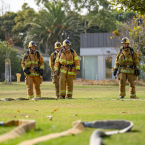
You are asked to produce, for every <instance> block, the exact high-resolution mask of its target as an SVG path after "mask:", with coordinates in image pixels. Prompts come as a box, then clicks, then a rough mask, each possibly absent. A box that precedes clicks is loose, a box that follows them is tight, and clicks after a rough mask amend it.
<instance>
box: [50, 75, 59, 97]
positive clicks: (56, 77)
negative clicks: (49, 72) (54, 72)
mask: <svg viewBox="0 0 145 145" xmlns="http://www.w3.org/2000/svg"><path fill="white" fill-rule="evenodd" d="M52 82H53V83H54V84H55V91H56V97H57V98H59V78H58V76H53V78H52Z"/></svg>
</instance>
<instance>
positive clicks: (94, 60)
mask: <svg viewBox="0 0 145 145" xmlns="http://www.w3.org/2000/svg"><path fill="white" fill-rule="evenodd" d="M110 36H112V33H87V34H81V36H80V39H81V46H80V56H81V74H82V78H83V79H89V80H103V79H115V77H114V76H113V74H112V68H113V67H114V64H115V60H116V55H117V52H118V50H119V49H118V48H119V47H120V46H121V43H120V40H119V38H117V37H115V38H114V39H111V38H110Z"/></svg>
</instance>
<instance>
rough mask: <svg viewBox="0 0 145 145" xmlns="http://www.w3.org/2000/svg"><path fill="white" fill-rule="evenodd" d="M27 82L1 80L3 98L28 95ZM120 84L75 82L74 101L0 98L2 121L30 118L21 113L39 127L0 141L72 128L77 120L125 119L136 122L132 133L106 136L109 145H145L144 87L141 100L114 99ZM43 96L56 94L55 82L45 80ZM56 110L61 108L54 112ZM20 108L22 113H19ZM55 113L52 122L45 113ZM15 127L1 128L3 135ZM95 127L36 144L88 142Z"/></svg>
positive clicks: (15, 141)
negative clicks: (7, 83)
mask: <svg viewBox="0 0 145 145" xmlns="http://www.w3.org/2000/svg"><path fill="white" fill-rule="evenodd" d="M26 89H27V87H26V85H25V84H24V83H19V84H17V83H13V85H3V84H2V83H0V99H1V98H20V97H26ZM118 90H119V88H118V86H96V85H92V86H91V85H88V86H87V85H74V94H73V98H74V99H71V100H68V99H65V100H40V101H32V100H30V101H9V102H4V101H0V121H8V120H12V119H28V118H25V117H24V116H22V115H21V113H23V114H26V115H29V116H30V118H29V119H34V120H36V122H37V123H36V130H35V131H34V130H32V131H29V132H27V133H26V134H23V135H22V136H20V137H18V138H16V139H12V140H8V141H5V142H3V143H0V144H1V145H16V144H18V143H20V142H21V141H24V140H27V139H32V138H36V137H39V136H43V135H46V134H49V133H56V132H62V131H65V130H67V129H70V128H71V127H72V122H73V121H76V120H82V121H95V120H111V119H124V120H130V121H133V123H134V127H133V128H132V131H131V132H128V133H124V134H117V135H112V136H110V137H105V138H104V139H103V141H104V143H105V144H106V145H144V144H145V87H142V86H137V87H136V91H137V96H138V97H139V98H140V100H112V99H117V98H118V93H119V91H118ZM41 91H42V97H55V91H54V85H53V84H52V83H51V82H43V84H42V85H41ZM126 94H127V96H126V97H125V99H129V87H128V86H126ZM54 109H58V110H57V111H56V112H54V113H52V112H53V110H54ZM19 111H20V112H19ZM48 115H51V116H53V119H52V121H50V120H49V119H48V118H46V116H48ZM13 128H14V127H0V134H3V133H6V132H8V131H10V130H11V129H13ZM94 130H95V129H91V128H86V129H85V131H83V132H82V133H80V134H78V135H75V136H65V137H60V138H57V139H52V140H49V141H46V142H43V143H38V144H37V145H48V144H49V145H89V139H90V135H91V134H92V132H93V131H94Z"/></svg>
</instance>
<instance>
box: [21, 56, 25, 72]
mask: <svg viewBox="0 0 145 145" xmlns="http://www.w3.org/2000/svg"><path fill="white" fill-rule="evenodd" d="M25 55H26V54H24V56H23V58H22V62H21V67H22V69H23V71H24V70H25V69H26V67H25V61H24V58H25Z"/></svg>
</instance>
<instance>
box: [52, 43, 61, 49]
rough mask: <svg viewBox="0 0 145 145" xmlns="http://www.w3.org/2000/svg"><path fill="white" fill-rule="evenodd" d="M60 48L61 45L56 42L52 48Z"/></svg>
mask: <svg viewBox="0 0 145 145" xmlns="http://www.w3.org/2000/svg"><path fill="white" fill-rule="evenodd" d="M61 47H62V45H61V43H60V42H56V43H55V44H54V48H55V49H56V48H61Z"/></svg>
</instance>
